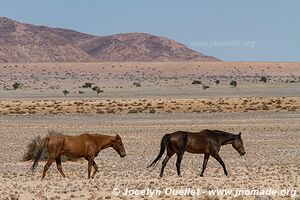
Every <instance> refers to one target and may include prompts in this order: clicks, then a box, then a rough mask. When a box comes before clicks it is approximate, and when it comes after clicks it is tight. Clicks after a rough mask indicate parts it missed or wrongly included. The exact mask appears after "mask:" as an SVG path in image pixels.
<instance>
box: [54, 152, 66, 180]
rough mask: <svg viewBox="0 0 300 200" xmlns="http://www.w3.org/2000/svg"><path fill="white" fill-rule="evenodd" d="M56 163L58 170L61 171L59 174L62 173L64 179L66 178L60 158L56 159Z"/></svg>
mask: <svg viewBox="0 0 300 200" xmlns="http://www.w3.org/2000/svg"><path fill="white" fill-rule="evenodd" d="M55 161H56V166H57V170H58V171H59V173H60V174H61V175H62V176H63V177H66V175H65V174H64V172H63V170H62V166H61V159H60V156H59V157H57V158H56V159H55Z"/></svg>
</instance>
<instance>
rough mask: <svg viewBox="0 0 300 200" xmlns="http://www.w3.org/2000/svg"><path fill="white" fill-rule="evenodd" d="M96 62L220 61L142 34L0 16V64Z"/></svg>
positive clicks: (161, 38)
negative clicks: (56, 25)
mask: <svg viewBox="0 0 300 200" xmlns="http://www.w3.org/2000/svg"><path fill="white" fill-rule="evenodd" d="M96 61H117V62H122V61H132V62H134V61H145V62H146V61H220V60H219V59H217V58H214V57H211V56H206V55H203V54H201V53H199V52H196V51H193V50H191V49H189V48H187V47H186V46H184V45H183V44H180V43H178V42H176V41H174V40H170V39H167V38H164V37H158V36H154V35H150V34H146V33H122V34H116V35H109V36H104V37H101V36H94V35H89V34H84V33H80V32H77V31H73V30H67V29H61V28H49V27H45V26H35V25H30V24H23V23H20V22H17V21H13V20H11V19H8V18H4V17H0V63H6V62H7V63H12V62H16V63H18V62H96Z"/></svg>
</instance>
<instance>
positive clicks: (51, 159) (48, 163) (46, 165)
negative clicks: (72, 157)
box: [42, 158, 54, 178]
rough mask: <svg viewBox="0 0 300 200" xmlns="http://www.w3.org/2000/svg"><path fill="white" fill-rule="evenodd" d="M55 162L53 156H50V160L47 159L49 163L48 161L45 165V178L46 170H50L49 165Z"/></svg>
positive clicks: (43, 176)
mask: <svg viewBox="0 0 300 200" xmlns="http://www.w3.org/2000/svg"><path fill="white" fill-rule="evenodd" d="M53 162H54V159H53V158H48V161H47V163H46V164H45V166H44V171H43V175H42V178H45V176H46V172H47V171H48V169H49V167H50V166H51V164H52V163H53Z"/></svg>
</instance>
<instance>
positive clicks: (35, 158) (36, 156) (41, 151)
mask: <svg viewBox="0 0 300 200" xmlns="http://www.w3.org/2000/svg"><path fill="white" fill-rule="evenodd" d="M48 140H49V138H48V137H45V138H44V139H42V141H41V144H40V147H39V150H38V152H37V154H36V155H35V156H34V158H33V159H34V162H33V164H32V166H31V171H32V172H34V170H35V169H36V167H37V166H38V163H39V160H40V159H41V156H42V153H43V151H44V149H45V147H46V144H47V142H48Z"/></svg>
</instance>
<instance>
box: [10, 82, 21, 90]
mask: <svg viewBox="0 0 300 200" xmlns="http://www.w3.org/2000/svg"><path fill="white" fill-rule="evenodd" d="M12 86H13V88H14V90H16V89H18V88H20V87H21V84H20V83H17V82H15V83H14V84H13V85H12Z"/></svg>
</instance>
